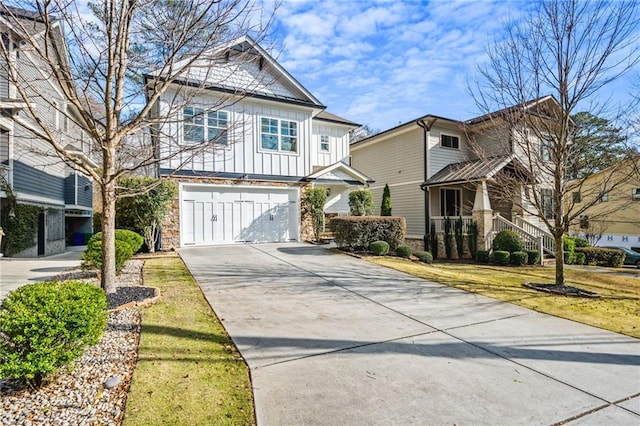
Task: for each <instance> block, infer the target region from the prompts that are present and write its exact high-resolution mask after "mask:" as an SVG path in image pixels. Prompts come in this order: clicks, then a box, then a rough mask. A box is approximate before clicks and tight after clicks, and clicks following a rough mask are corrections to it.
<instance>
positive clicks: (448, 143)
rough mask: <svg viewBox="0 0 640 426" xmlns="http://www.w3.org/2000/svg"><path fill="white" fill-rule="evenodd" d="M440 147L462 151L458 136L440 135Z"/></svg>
mask: <svg viewBox="0 0 640 426" xmlns="http://www.w3.org/2000/svg"><path fill="white" fill-rule="evenodd" d="M440 146H444V147H446V148H454V149H460V138H459V137H457V136H452V135H445V134H440Z"/></svg>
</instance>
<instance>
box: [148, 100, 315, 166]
mask: <svg viewBox="0 0 640 426" xmlns="http://www.w3.org/2000/svg"><path fill="white" fill-rule="evenodd" d="M168 102H169V100H168V99H164V100H163V101H162V102H161V104H160V106H159V108H160V114H165V113H166V111H168V110H169V108H170V107H169V103H168ZM223 102H224V100H220V99H217V98H214V97H206V96H199V97H197V98H195V99H194V100H193V102H191V103H190V105H193V106H196V107H202V108H204V109H211V108H212V109H217V110H220V111H226V112H227V113H228V133H227V140H228V146H227V147H224V146H221V145H214V144H211V145H210V146H208V147H206V148H205V149H204V150H203V151H202V152H199V153H197V154H195V155H194V154H193V153H192V151H184V148H185V147H186V146H188V145H187V143H185V142H183V124H182V111H178V112H177V114H178V118H177V120H175V121H173V122H170V123H167V124H165V125H164V126H163V127H162V128H161V129H160V132H159V135H160V136H159V138H160V141H159V145H160V150H161V155H162V157H163V158H169V157H171V159H170V160H167V161H163V162H162V164H161V168H168V169H173V170H176V169H182V170H193V171H202V172H224V173H246V174H257V175H271V176H300V177H301V176H306V175H308V174H310V173H311V170H310V163H311V161H310V155H311V152H310V151H311V150H310V145H311V144H310V141H311V109H310V108H301V107H297V106H288V105H286V104H280V105H277V106H273V104H267V103H264V102H259V101H257V100H254V101H252V100H251V99H246V100H243V101H241V102H238V103H234V104H232V105H228V106H225V105H224V104H223ZM262 117H265V118H276V119H281V120H288V121H294V122H296V123H297V125H298V129H297V130H298V152H297V153H286V152H276V151H269V150H263V149H262V147H261V144H260V132H261V119H262ZM191 146H192V147H196V146H195V145H191ZM180 151H184V152H180ZM175 154H177V155H175ZM190 157H192V158H190Z"/></svg>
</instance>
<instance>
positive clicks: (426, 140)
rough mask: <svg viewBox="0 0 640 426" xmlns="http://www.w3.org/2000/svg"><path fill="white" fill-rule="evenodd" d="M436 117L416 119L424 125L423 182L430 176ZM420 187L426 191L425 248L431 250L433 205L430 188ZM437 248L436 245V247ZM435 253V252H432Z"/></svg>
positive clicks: (421, 125) (419, 123)
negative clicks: (431, 139)
mask: <svg viewBox="0 0 640 426" xmlns="http://www.w3.org/2000/svg"><path fill="white" fill-rule="evenodd" d="M436 120H437V119H436V118H433V121H431V122H430V123H427V122H425V120H424V119H423V118H421V119H419V120H417V121H416V124H417V125H418V126H420V127H422V135H423V136H422V139H423V143H422V150H423V152H422V158H423V166H422V169H423V182H426V181H427V179H428V178H429V174H428V170H427V169H428V167H429V136H430V134H431V127H433V124H434V123H435V122H436ZM420 189H422V190H423V191H424V236H423V244H424V249H425V250H426V251H431V215H430V213H429V211H430V209H431V207H430V206H429V188H427V187H426V186H422V185H420ZM434 249H435V247H434ZM432 253H433V252H432Z"/></svg>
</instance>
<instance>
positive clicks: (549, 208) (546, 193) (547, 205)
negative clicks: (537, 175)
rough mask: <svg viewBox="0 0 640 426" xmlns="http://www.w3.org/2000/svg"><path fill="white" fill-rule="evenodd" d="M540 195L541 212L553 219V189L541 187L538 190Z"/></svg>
mask: <svg viewBox="0 0 640 426" xmlns="http://www.w3.org/2000/svg"><path fill="white" fill-rule="evenodd" d="M540 195H541V201H542V213H543V214H544V217H545V218H547V219H553V218H554V214H553V210H554V201H553V196H554V190H553V189H547V188H542V189H541V190H540Z"/></svg>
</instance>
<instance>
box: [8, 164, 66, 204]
mask: <svg viewBox="0 0 640 426" xmlns="http://www.w3.org/2000/svg"><path fill="white" fill-rule="evenodd" d="M13 189H14V191H16V192H24V193H27V194H32V195H39V196H42V197H47V198H53V199H55V200H60V201H61V202H62V201H63V200H64V179H63V178H61V177H59V176H53V175H51V174H49V173H47V172H43V171H42V170H37V169H35V168H33V167H31V166H28V165H26V164H24V163H22V162H20V161H14V162H13Z"/></svg>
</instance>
